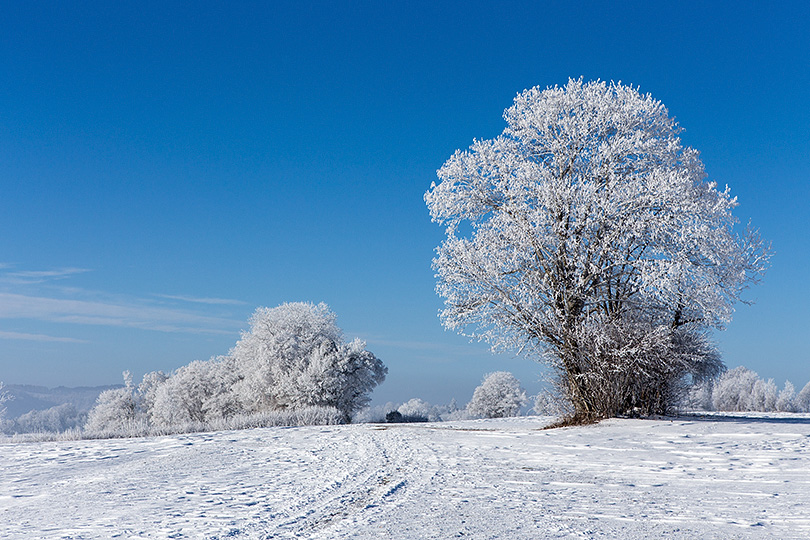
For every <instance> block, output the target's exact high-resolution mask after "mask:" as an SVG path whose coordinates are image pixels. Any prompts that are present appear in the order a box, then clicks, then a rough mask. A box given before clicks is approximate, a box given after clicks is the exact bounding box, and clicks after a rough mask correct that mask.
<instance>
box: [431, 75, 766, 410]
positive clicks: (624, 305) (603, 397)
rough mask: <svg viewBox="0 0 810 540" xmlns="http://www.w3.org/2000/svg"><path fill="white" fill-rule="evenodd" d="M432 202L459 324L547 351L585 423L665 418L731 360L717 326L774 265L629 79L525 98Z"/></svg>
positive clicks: (463, 154) (444, 180) (435, 189)
mask: <svg viewBox="0 0 810 540" xmlns="http://www.w3.org/2000/svg"><path fill="white" fill-rule="evenodd" d="M504 118H505V120H506V122H507V127H506V129H505V130H504V131H503V133H502V134H501V135H500V136H498V137H496V138H494V139H491V140H476V141H474V142H473V144H472V146H471V147H470V148H469V149H468V150H466V151H457V152H456V153H455V154H454V155H453V156H452V157H451V158H450V159H449V160H448V161H447V162H446V163H445V164H444V166H443V167H442V168H441V169H440V170H439V171H438V176H439V180H440V182H439V183H438V184H435V183H434V184H433V185H432V186H431V189H430V190H429V191H428V192H427V193H426V194H425V200H426V202H427V205H428V207H429V209H430V213H431V216H432V218H433V220H434V221H436V222H438V223H440V224H443V225H445V226H446V239H445V240H444V242H443V243H442V244H441V245H440V246H439V248H438V249H437V257H436V258H435V259H434V267H435V269H436V271H437V278H438V285H437V291H438V293H439V294H440V295H441V296H442V297H444V300H445V308H444V310H443V311H442V313H441V318H442V320H443V323H444V324H445V326H447V327H448V328H452V329H456V330H458V331H461V332H463V333H468V334H470V335H473V336H476V337H478V338H481V339H485V340H488V341H489V342H490V343H491V344H492V345H493V347H494V348H503V349H516V350H520V351H524V352H525V351H533V352H540V353H541V354H542V358H543V359H545V360H546V361H548V362H549V363H550V364H551V365H552V366H553V367H554V368H555V369H556V372H557V374H558V375H559V382H560V386H561V389H562V390H563V392H564V393H565V394H566V395H567V396H568V397H569V398H570V399H571V401H572V403H573V405H574V408H575V411H576V415H578V416H585V417H593V416H606V415H608V416H609V415H614V414H620V413H625V412H630V411H640V412H644V413H653V412H666V409H667V408H668V407H669V406H670V404H672V403H673V398H674V397H675V394H677V392H678V388H679V385H680V384H681V382H682V381H684V380H689V379H690V378H692V377H695V378H701V377H704V376H707V375H714V374H716V373H717V372H718V371H719V369H720V368H721V367H722V364H721V362H720V360H719V357H718V355H717V353H716V351H715V350H714V348H713V347H712V346H711V343H710V342H709V340H708V336H707V330H709V329H712V328H722V327H723V325H724V324H726V323H727V322H728V321H730V319H731V315H732V312H733V304H734V303H735V302H736V301H739V300H740V294H741V292H742V291H743V290H744V289H745V288H746V287H747V285H748V284H750V283H751V282H753V281H756V280H757V279H758V277H759V276H760V274H761V273H762V272H763V271H764V268H765V266H766V264H767V259H768V249H767V248H766V247H764V246H763V243H762V241H761V240H760V239H759V237H758V235H757V233H756V231H753V230H751V229H750V228H749V229H748V231H747V232H745V233H744V234H743V235H742V236H740V235H737V234H736V233H735V231H734V226H735V223H736V220H735V218H734V217H733V215H732V209H733V208H734V207H735V206H736V204H737V203H736V199H735V198H734V197H732V196H731V195H730V193H729V190H728V188H726V189H723V190H718V189H717V185H716V184H715V183H714V182H709V181H707V180H706V173H705V172H704V168H703V164H702V163H701V161H700V159H699V156H698V152H697V151H696V150H694V149H692V148H689V147H687V146H684V145H683V144H682V143H681V141H680V138H679V137H678V134H679V132H680V128H679V126H678V124H677V123H676V122H675V120H674V119H672V118H670V117H669V115H668V112H667V109H666V108H665V107H664V105H663V104H661V102H660V101H657V100H655V99H653V98H652V97H651V96H649V95H642V94H640V93H639V92H638V90H637V89H635V88H633V87H631V86H626V85H623V84H621V83H610V84H607V83H605V82H599V81H597V82H587V83H585V82H583V81H582V80H581V79H579V80H569V82H568V84H567V85H566V86H564V87H553V88H547V89H545V90H543V89H540V88H538V87H536V88H532V89H530V90H526V91H524V92H522V93H520V94H518V96H517V97H516V98H515V101H514V104H513V105H512V106H511V107H510V108H508V109H507V110H506V111H505V113H504Z"/></svg>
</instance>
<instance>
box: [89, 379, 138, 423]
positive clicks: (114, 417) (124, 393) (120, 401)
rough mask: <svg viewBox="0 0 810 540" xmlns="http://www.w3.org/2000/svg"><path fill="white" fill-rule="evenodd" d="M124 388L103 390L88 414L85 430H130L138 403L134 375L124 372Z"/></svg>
mask: <svg viewBox="0 0 810 540" xmlns="http://www.w3.org/2000/svg"><path fill="white" fill-rule="evenodd" d="M124 383H125V386H124V388H113V389H110V390H105V391H103V392H102V393H101V394H100V395H99V396H98V399H96V405H95V406H94V407H93V409H91V410H90V412H89V413H88V416H87V424H85V430H87V431H89V432H119V433H126V432H127V431H129V430H130V429H131V428H132V426H133V424H134V422H135V417H136V405H135V396H134V391H135V389H134V387H133V386H132V375H131V374H130V373H129V371H125V372H124Z"/></svg>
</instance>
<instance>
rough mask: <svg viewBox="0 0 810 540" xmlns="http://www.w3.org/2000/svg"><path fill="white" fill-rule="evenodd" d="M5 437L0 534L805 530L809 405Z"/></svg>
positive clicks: (378, 538)
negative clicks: (587, 420)
mask: <svg viewBox="0 0 810 540" xmlns="http://www.w3.org/2000/svg"><path fill="white" fill-rule="evenodd" d="M547 421H548V419H547V418H519V419H513V420H504V421H494V420H490V421H469V422H455V423H446V424H399V425H351V426H331V427H305V428H268V429H256V430H248V431H232V432H221V433H213V434H193V435H179V436H166V437H152V438H145V439H119V440H101V441H75V442H48V443H25V444H3V445H0V538H77V539H78V538H143V537H150V538H237V539H238V538H298V537H301V538H368V539H374V540H382V539H387V538H395V539H407V538H437V539H445V538H457V537H458V538H481V539H483V538H487V539H489V538H504V539H515V538H527V539H528V538H531V539H538V538H610V539H633V538H639V539H640V538H684V539H687V538H688V539H694V538H701V539H705V538H717V539H724V540H725V539H731V538H778V539H788V538H810V415H781V416H780V415H766V416H761V417H759V418H751V417H748V418H745V417H738V418H728V417H714V418H706V419H701V418H686V419H676V420H674V421H670V420H611V421H607V422H603V423H601V424H598V425H594V426H584V427H577V428H564V429H557V430H550V431H539V430H538V428H540V427H542V425H543V424H544V423H545V422H547Z"/></svg>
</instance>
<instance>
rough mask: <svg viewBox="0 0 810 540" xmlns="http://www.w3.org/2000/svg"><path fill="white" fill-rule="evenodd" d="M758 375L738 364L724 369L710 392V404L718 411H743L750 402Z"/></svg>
mask: <svg viewBox="0 0 810 540" xmlns="http://www.w3.org/2000/svg"><path fill="white" fill-rule="evenodd" d="M758 380H759V375H757V374H756V373H755V372H753V371H751V370H750V369H748V368H746V367H743V366H739V367H736V368H734V369H732V370H730V371H726V372H725V373H723V374H722V375H720V378H719V379H718V380H717V383H716V384H715V385H714V392H713V393H712V404H713V405H714V408H715V410H718V411H745V410H748V407H749V406H750V403H751V396H752V395H753V393H754V386H755V385H756V383H757V381H758Z"/></svg>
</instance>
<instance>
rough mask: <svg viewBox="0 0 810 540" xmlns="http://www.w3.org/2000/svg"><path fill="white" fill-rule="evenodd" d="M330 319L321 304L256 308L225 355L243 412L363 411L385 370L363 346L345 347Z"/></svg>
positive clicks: (332, 316)
mask: <svg viewBox="0 0 810 540" xmlns="http://www.w3.org/2000/svg"><path fill="white" fill-rule="evenodd" d="M335 321H336V316H335V314H334V313H333V312H332V311H330V310H329V307H328V306H327V305H326V304H318V305H314V304H310V303H304V302H292V303H287V304H282V305H281V306H279V307H276V308H272V309H269V308H259V309H257V310H256V311H255V313H254V314H253V316H252V317H251V319H250V331H249V332H244V333H243V334H242V338H241V339H240V340H239V342H238V343H237V344H236V346H235V347H234V348H233V349H232V350H231V352H230V357H231V358H232V359H233V361H234V365H235V368H236V369H237V370H238V374H239V376H240V378H241V380H240V381H239V382H238V383H236V385H235V391H236V392H237V393H238V395H239V396H240V398H241V399H242V400H243V406H244V407H245V409H246V410H248V411H250V412H256V411H262V410H279V409H301V408H305V407H311V406H324V407H335V408H336V409H338V410H340V411H341V412H342V413H343V414H344V416H345V418H346V419H347V420H348V419H349V418H351V415H352V413H354V412H355V411H357V410H359V409H361V408H362V407H364V406H365V405H366V404H367V403H368V401H369V400H370V398H369V393H370V392H371V391H372V390H373V389H374V387H375V386H377V385H378V384H380V383H382V382H383V381H384V380H385V375H386V373H387V372H388V370H387V368H386V367H385V366H384V365H383V363H382V361H380V359H378V358H377V357H376V356H374V354H372V353H371V352H370V351H367V350H366V348H365V343H364V342H362V341H360V340H359V339H355V340H354V341H351V342H349V343H346V342H345V341H344V340H343V332H342V331H341V330H340V328H338V326H337V324H336V322H335Z"/></svg>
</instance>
